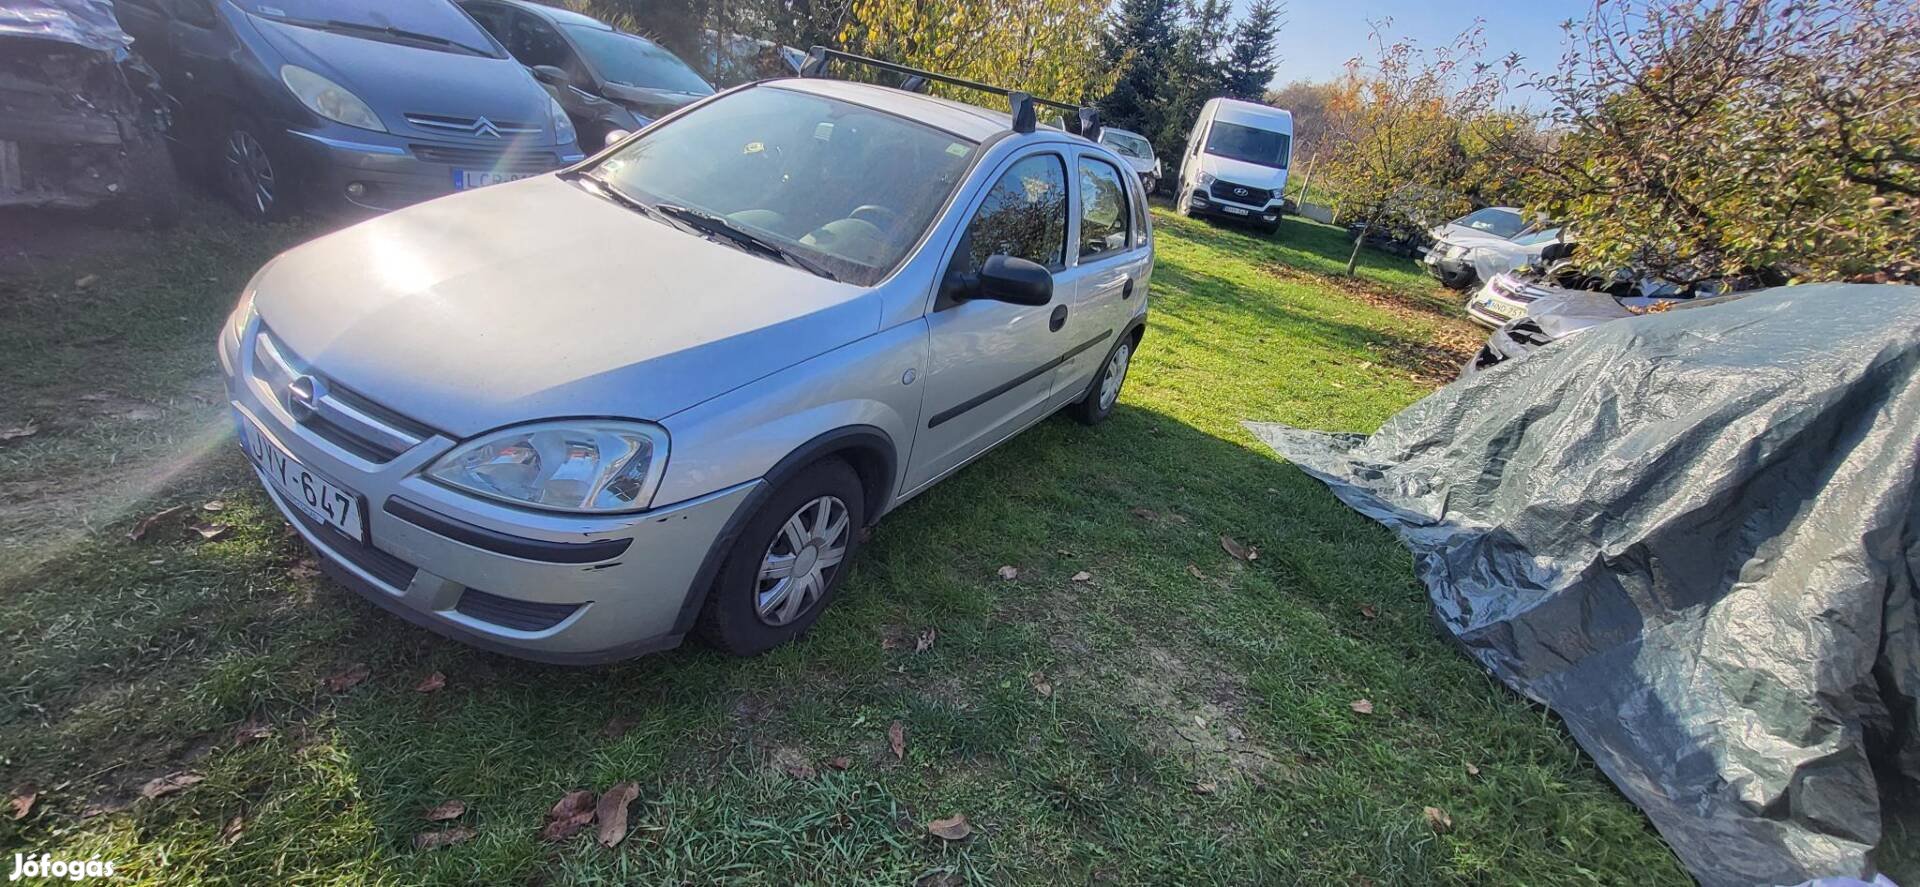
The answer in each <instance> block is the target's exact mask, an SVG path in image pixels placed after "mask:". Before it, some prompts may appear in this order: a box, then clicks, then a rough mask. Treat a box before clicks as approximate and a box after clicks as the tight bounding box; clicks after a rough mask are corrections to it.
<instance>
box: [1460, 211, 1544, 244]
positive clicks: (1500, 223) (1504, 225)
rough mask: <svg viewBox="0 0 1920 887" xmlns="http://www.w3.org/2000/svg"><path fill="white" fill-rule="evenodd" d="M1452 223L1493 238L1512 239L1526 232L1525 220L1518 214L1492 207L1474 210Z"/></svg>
mask: <svg viewBox="0 0 1920 887" xmlns="http://www.w3.org/2000/svg"><path fill="white" fill-rule="evenodd" d="M1453 223H1454V224H1455V225H1460V226H1462V227H1465V228H1472V229H1473V230H1475V231H1484V232H1486V233H1488V234H1491V235H1493V236H1495V237H1512V236H1513V235H1515V234H1518V233H1520V232H1521V231H1524V230H1526V227H1527V220H1526V218H1525V217H1523V216H1521V215H1520V214H1519V213H1517V212H1514V211H1512V210H1508V209H1495V208H1493V207H1488V208H1486V209H1482V210H1475V211H1473V212H1470V213H1468V214H1466V215H1464V216H1461V217H1460V218H1457V219H1454V220H1453Z"/></svg>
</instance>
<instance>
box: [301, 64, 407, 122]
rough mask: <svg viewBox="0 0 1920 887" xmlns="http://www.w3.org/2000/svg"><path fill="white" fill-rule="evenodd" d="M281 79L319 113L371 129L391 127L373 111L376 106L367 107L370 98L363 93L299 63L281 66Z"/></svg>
mask: <svg viewBox="0 0 1920 887" xmlns="http://www.w3.org/2000/svg"><path fill="white" fill-rule="evenodd" d="M280 80H281V82H283V83H285V84H286V85H287V89H288V90H290V91H292V93H293V96H294V98H297V99H299V100H300V104H303V105H306V106H307V110H309V111H312V112H313V113H315V114H318V115H320V116H322V117H325V118H327V119H328V120H331V121H333V122H335V123H344V124H346V125H348V126H357V127H359V128H361V129H371V130H373V131H375V132H386V131H387V128H386V127H385V126H383V125H381V123H380V118H379V117H378V116H377V115H375V114H374V113H373V109H372V108H369V107H367V103H366V102H363V101H361V100H360V97H359V96H356V95H354V94H353V93H350V92H348V91H347V89H346V87H344V86H341V85H340V84H338V83H335V82H333V81H331V80H328V79H327V78H325V77H322V76H320V75H319V74H315V73H313V72H312V71H309V70H307V69H306V68H302V67H300V66H298V65H286V66H283V67H282V68H281V69H280Z"/></svg>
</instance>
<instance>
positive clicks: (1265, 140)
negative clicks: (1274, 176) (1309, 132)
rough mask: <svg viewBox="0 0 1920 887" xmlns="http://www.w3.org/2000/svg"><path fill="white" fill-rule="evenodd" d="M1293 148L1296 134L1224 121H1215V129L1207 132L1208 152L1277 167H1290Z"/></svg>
mask: <svg viewBox="0 0 1920 887" xmlns="http://www.w3.org/2000/svg"><path fill="white" fill-rule="evenodd" d="M1292 147H1293V136H1290V135H1288V134H1286V133H1284V132H1274V131H1272V130H1267V129H1254V128H1253V127H1251V126H1241V125H1240V124H1238V123H1228V122H1226V121H1224V120H1216V121H1214V122H1213V128H1212V129H1211V130H1209V131H1208V132H1207V153H1208V154H1212V155H1214V156H1216V157H1225V158H1227V159H1229V160H1241V161H1245V162H1247V163H1257V164H1260V165H1261V166H1271V167H1273V168H1274V169H1286V168H1287V156H1288V154H1289V153H1290V152H1291V149H1292Z"/></svg>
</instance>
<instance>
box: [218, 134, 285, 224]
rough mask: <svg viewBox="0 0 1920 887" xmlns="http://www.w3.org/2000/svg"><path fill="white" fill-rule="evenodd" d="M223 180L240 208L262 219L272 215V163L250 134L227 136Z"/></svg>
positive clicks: (261, 146)
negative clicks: (228, 182) (225, 175)
mask: <svg viewBox="0 0 1920 887" xmlns="http://www.w3.org/2000/svg"><path fill="white" fill-rule="evenodd" d="M226 161H227V177H228V180H229V181H230V182H231V183H232V186H233V189H234V196H235V197H237V198H238V199H239V200H240V202H241V204H242V205H243V206H245V207H247V208H249V209H251V210H253V211H254V214H255V215H258V216H266V215H268V214H270V213H272V212H273V205H274V177H273V161H272V160H271V159H270V158H268V157H267V148H266V146H265V145H262V144H260V140H259V139H257V138H254V136H253V133H250V132H248V131H246V130H244V129H236V130H234V131H233V132H232V133H231V134H229V135H228V136H227V157H226Z"/></svg>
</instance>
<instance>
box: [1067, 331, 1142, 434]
mask: <svg viewBox="0 0 1920 887" xmlns="http://www.w3.org/2000/svg"><path fill="white" fill-rule="evenodd" d="M1132 365H1133V337H1132V336H1131V335H1128V336H1122V337H1120V341H1119V342H1118V343H1116V344H1115V345H1114V346H1113V350H1111V351H1108V352H1107V361H1106V363H1103V364H1101V365H1100V371H1099V372H1097V373H1095V374H1094V376H1093V382H1092V383H1091V384H1089V385H1088V386H1087V393H1086V395H1085V396H1084V397H1081V398H1080V400H1079V402H1078V403H1075V404H1074V405H1073V406H1070V407H1068V408H1067V411H1068V413H1069V414H1071V415H1072V416H1073V418H1075V419H1077V420H1079V421H1080V423H1081V424H1083V425H1098V424H1100V423H1101V422H1105V421H1106V420H1107V417H1108V416H1111V415H1113V408H1114V405H1115V404H1118V403H1119V402H1120V388H1121V386H1123V385H1125V384H1126V383H1127V369H1128V368H1129V367H1131V366H1132Z"/></svg>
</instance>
